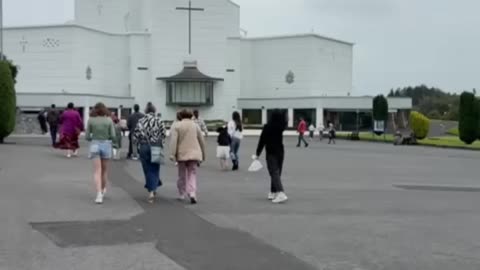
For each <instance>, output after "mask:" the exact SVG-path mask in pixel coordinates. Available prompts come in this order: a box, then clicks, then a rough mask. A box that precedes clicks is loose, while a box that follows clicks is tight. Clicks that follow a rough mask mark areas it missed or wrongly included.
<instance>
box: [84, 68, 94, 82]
mask: <svg viewBox="0 0 480 270" xmlns="http://www.w3.org/2000/svg"><path fill="white" fill-rule="evenodd" d="M85 73H86V77H87V80H89V81H90V80H91V79H92V68H91V67H90V66H88V67H87V70H86V72H85Z"/></svg>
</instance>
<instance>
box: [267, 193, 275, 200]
mask: <svg viewBox="0 0 480 270" xmlns="http://www.w3.org/2000/svg"><path fill="white" fill-rule="evenodd" d="M276 196H277V194H276V193H273V192H270V193H268V197H267V198H268V200H269V201H272V200H273V199H275V197H276Z"/></svg>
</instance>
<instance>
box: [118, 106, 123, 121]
mask: <svg viewBox="0 0 480 270" xmlns="http://www.w3.org/2000/svg"><path fill="white" fill-rule="evenodd" d="M117 117H118V119H119V120H122V107H118V108H117Z"/></svg>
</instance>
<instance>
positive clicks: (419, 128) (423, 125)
mask: <svg viewBox="0 0 480 270" xmlns="http://www.w3.org/2000/svg"><path fill="white" fill-rule="evenodd" d="M410 128H411V129H412V132H413V134H414V135H415V138H417V139H419V140H423V139H425V138H426V137H427V136H428V132H429V131H430V119H428V118H427V117H426V116H425V115H423V114H421V113H419V112H415V111H413V112H411V113H410Z"/></svg>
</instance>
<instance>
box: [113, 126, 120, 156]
mask: <svg viewBox="0 0 480 270" xmlns="http://www.w3.org/2000/svg"><path fill="white" fill-rule="evenodd" d="M112 120H113V123H114V125H115V139H114V140H113V141H112V146H113V159H120V155H121V149H122V126H121V125H120V120H119V119H118V118H116V117H115V118H113V119H112Z"/></svg>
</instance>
